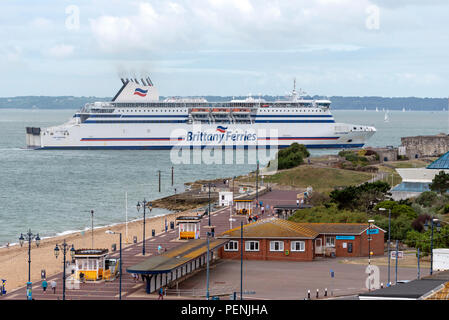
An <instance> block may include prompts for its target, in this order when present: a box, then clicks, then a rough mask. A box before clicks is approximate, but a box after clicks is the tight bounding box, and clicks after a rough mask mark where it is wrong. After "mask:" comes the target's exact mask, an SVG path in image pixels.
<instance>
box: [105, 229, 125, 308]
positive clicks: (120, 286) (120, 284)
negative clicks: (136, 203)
mask: <svg viewBox="0 0 449 320" xmlns="http://www.w3.org/2000/svg"><path fill="white" fill-rule="evenodd" d="M106 233H107V234H119V235H120V269H119V273H120V282H119V296H118V297H119V300H122V265H123V263H122V233H121V232H114V231H111V230H107V231H106Z"/></svg>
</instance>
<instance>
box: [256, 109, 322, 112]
mask: <svg viewBox="0 0 449 320" xmlns="http://www.w3.org/2000/svg"><path fill="white" fill-rule="evenodd" d="M291 111H297V110H292V109H287V110H279V109H261V110H259V112H291ZM299 111H301V112H306V111H307V112H324V111H323V110H320V109H307V110H304V109H300V110H299Z"/></svg>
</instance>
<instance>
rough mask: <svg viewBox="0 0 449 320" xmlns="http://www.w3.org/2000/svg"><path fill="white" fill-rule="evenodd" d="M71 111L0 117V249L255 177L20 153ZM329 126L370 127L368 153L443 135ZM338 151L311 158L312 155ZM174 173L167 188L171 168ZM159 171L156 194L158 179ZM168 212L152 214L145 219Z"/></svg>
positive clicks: (415, 128)
mask: <svg viewBox="0 0 449 320" xmlns="http://www.w3.org/2000/svg"><path fill="white" fill-rule="evenodd" d="M74 112H75V111H74V110H19V109H17V110H16V109H14V110H13V109H9V110H8V109H0V165H1V169H0V230H1V231H0V246H2V245H5V244H6V243H7V242H10V243H15V242H18V238H19V236H20V234H21V233H25V232H26V231H27V230H28V229H29V228H30V229H31V231H32V232H33V233H39V235H40V236H41V237H45V236H54V235H58V234H63V233H68V232H70V231H77V230H85V229H87V228H90V226H91V214H90V212H89V211H90V210H94V226H95V227H99V226H105V225H111V224H115V223H121V222H124V221H125V192H126V193H127V195H128V208H127V211H128V220H133V219H138V218H142V210H141V212H137V210H136V204H137V201H142V200H143V199H144V198H145V199H146V200H154V199H157V198H161V197H164V196H167V195H171V194H174V192H175V190H174V188H177V190H178V192H179V191H181V190H182V186H183V184H184V183H185V182H192V181H195V180H200V179H213V178H224V177H233V176H237V175H241V174H246V173H248V172H250V171H253V170H255V168H256V165H255V164H254V163H248V162H245V163H243V164H234V165H229V164H224V165H219V164H211V165H205V164H175V165H173V164H172V162H171V161H170V151H165V150H161V151H154V150H152V151H141V150H140V151H139V150H66V151H64V150H26V149H24V147H25V127H27V126H33V127H48V126H53V125H58V124H61V123H63V122H65V121H67V120H68V119H69V118H70V117H71V116H72V115H73V114H74ZM333 113H334V116H335V120H336V122H345V123H353V124H363V125H373V126H375V127H376V128H377V132H376V134H375V135H374V136H373V137H372V138H371V139H370V141H369V142H368V145H370V146H386V145H393V146H398V145H400V138H401V137H403V136H410V135H421V134H437V133H440V132H447V127H448V125H447V123H448V121H447V119H448V115H447V113H444V112H400V111H395V112H390V114H389V122H385V121H384V113H382V112H375V111H349V110H345V111H334V112H333ZM337 152H338V150H311V153H312V155H321V154H327V153H333V154H335V153H337ZM172 166H173V167H174V186H172V185H171V167H172ZM159 170H160V171H161V192H159V190H158V179H159V178H158V171H159ZM167 212H168V211H167V210H164V209H158V208H154V209H153V211H152V212H151V214H148V216H150V215H161V214H165V213H167Z"/></svg>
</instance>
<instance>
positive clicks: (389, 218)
mask: <svg viewBox="0 0 449 320" xmlns="http://www.w3.org/2000/svg"><path fill="white" fill-rule="evenodd" d="M386 210H387V209H385V208H379V211H386ZM390 231H391V208H389V209H388V243H387V247H388V282H387V283H388V286H390V285H391V283H390Z"/></svg>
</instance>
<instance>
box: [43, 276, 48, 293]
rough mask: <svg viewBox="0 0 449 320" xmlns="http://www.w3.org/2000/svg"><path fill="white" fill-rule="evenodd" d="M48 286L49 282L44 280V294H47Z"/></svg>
mask: <svg viewBox="0 0 449 320" xmlns="http://www.w3.org/2000/svg"><path fill="white" fill-rule="evenodd" d="M47 286H48V283H47V280H45V279H44V281H42V290H43V292H44V293H45V292H47Z"/></svg>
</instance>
